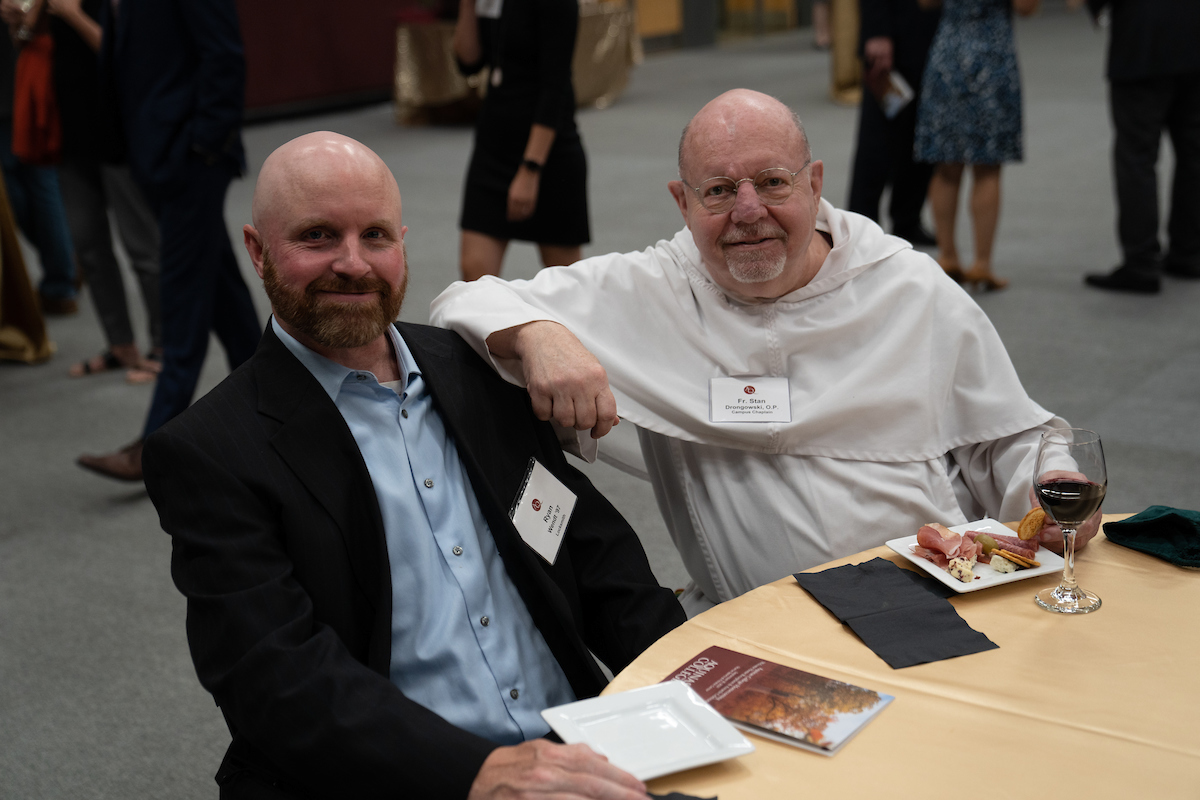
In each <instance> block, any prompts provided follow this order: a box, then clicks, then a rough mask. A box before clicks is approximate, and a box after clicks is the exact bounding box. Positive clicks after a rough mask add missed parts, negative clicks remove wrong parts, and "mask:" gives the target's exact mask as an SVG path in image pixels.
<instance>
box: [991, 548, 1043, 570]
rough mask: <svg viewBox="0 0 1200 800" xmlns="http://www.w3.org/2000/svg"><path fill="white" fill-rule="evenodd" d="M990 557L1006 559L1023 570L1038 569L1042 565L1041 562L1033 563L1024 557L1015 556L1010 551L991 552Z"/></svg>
mask: <svg viewBox="0 0 1200 800" xmlns="http://www.w3.org/2000/svg"><path fill="white" fill-rule="evenodd" d="M992 555H993V556H997V555H998V556H1003V557H1004V558H1007V559H1008V560H1009V561H1011V562H1013V563H1014V564H1016V565H1017V566H1018V567H1024V568H1025V569H1029V568H1030V567H1040V566H1041V565H1042V564H1041V562H1039V561H1034V560H1033V559H1031V558H1026V557H1025V556H1021V555H1017V554H1016V553H1014V552H1012V551H1011V550H993V551H992Z"/></svg>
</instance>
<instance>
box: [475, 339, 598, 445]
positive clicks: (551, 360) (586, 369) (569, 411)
mask: <svg viewBox="0 0 1200 800" xmlns="http://www.w3.org/2000/svg"><path fill="white" fill-rule="evenodd" d="M487 346H488V350H489V351H490V352H491V353H492V355H494V356H496V357H497V358H509V359H517V360H519V361H520V362H521V369H522V371H523V373H524V376H525V387H526V388H527V389H528V390H529V399H530V401H531V402H532V403H533V411H534V413H535V414H537V416H538V419H542V420H553V421H554V422H555V423H557V424H558V425H559V426H561V427H563V428H574V429H575V430H579V431H585V430H590V431H591V432H592V438H593V439H599V438H600V437H601V436H604V435H605V434H606V433H608V432H609V431H610V430H612V427H613V426H614V425H616V424H617V422H618V419H617V401H616V398H614V397H613V393H612V390H611V389H610V388H609V385H608V373H606V372H605V371H604V367H603V366H601V365H600V362H599V361H598V360H597V359H596V357H595V356H594V355H592V354H591V352H590V351H589V350H588V349H587V348H586V347H584V346H583V344H582V343H580V341H579V339H577V338H575V335H574V334H573V333H571V332H570V331H569V330H567V329H566V328H565V327H563V326H562V325H560V324H558V323H557V322H550V321H549V320H537V321H534V322H527V323H525V324H524V325H517V326H514V327H512V328H505V329H504V330H502V331H496V332H495V333H493V334H491V335H490V336H488V337H487Z"/></svg>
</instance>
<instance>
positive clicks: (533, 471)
mask: <svg viewBox="0 0 1200 800" xmlns="http://www.w3.org/2000/svg"><path fill="white" fill-rule="evenodd" d="M574 510H575V493H574V492H572V491H571V490H570V489H568V488H567V487H566V486H564V485H563V483H562V481H560V480H559V479H558V478H556V477H554V475H553V474H551V472H550V470H548V469H546V468H545V467H543V466H542V465H541V464H539V463H538V461H537V459H535V458H531V459H529V469H528V470H526V471H525V482H524V483H523V484H521V488H520V489H519V490H517V499H516V500H515V501H513V505H512V508H511V509H509V512H508V517H509V519H511V520H512V521H513V525H515V526H516V528H517V533H519V534H521V538H522V539H523V540H524V541H525V544H527V545H529V546H530V547H532V548H533V551H534V552H535V553H537V554H538V555H539V556H541V557H542V558H544V559H546V561H548V562H550V563H551V564H553V563H554V561H555V559H557V558H558V549H559V548H560V547H562V541H563V534H564V533H566V530H567V523H568V522H569V521H570V520H571V512H572V511H574Z"/></svg>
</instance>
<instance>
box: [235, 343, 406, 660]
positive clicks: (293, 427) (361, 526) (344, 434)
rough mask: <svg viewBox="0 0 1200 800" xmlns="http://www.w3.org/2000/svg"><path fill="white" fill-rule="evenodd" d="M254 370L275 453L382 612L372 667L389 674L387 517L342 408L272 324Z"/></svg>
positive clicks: (377, 613) (377, 614)
mask: <svg viewBox="0 0 1200 800" xmlns="http://www.w3.org/2000/svg"><path fill="white" fill-rule="evenodd" d="M254 368H255V376H256V379H257V382H258V392H259V395H258V410H259V413H262V414H264V415H266V416H268V417H270V418H272V419H274V420H277V421H278V422H279V428H278V429H277V430H276V431H275V433H274V434H272V435H271V437H270V443H271V446H272V447H273V448H274V449H275V451H276V452H277V453H278V454H279V456H280V458H281V459H283V461H284V463H286V464H287V465H288V467H289V468H290V469H291V470H292V472H293V473H295V475H296V477H297V478H298V479H299V480H300V482H301V483H303V484H304V486H305V488H307V489H308V491H309V492H311V493H312V495H313V496H314V497H315V498H316V499H317V502H319V503H320V504H321V506H322V507H324V509H325V510H326V511H328V512H329V515H330V516H331V517H332V518H333V519H334V521H335V522H336V523H337V525H338V528H339V529H340V530H341V534H342V538H343V540H344V541H345V543H346V550H347V551H348V552H349V554H350V564H351V568H352V569H353V571H354V577H355V580H356V581H357V583H358V585H359V588H360V589H361V590H362V591H363V593H364V594H365V595H366V596H367V597H368V598H369V599H370V601H371V603H372V605H373V606H374V608H375V626H374V631H373V635H372V637H371V641H372V645H371V656H370V662H371V666H372V667H373V668H375V669H376V670H379V669H380V667H381V666H382V671H383V672H384V674H387V667H388V664H389V662H390V633H389V631H390V629H391V616H392V610H391V590H390V587H391V579H390V577H389V575H390V567H389V565H388V556H387V543H386V541H385V539H384V533H383V517H382V515H381V514H380V511H379V501H378V499H377V498H376V496H375V487H374V484H373V483H372V482H371V476H370V474H369V473H368V472H367V466H366V463H365V462H364V461H363V458H362V454H361V453H360V452H359V450H358V445H357V444H356V443H355V441H354V436H353V435H352V434H351V433H350V428H349V427H348V426H347V425H346V421H345V420H344V419H343V418H342V415H341V412H339V411H338V409H337V406H336V405H334V403H333V401H332V400H330V399H329V395H327V394H326V393H325V391H324V390H323V389H322V388H321V385H320V384H319V383H318V382H317V379H316V378H314V377H313V376H312V373H310V372H309V371H308V370H307V369H306V368H305V366H304V365H303V364H301V363H300V362H299V361H298V360H297V359H296V357H295V356H293V355H292V354H291V352H289V351H288V349H287V347H285V346H284V344H283V343H282V342H281V341H279V338H278V337H277V336H276V335H275V332H274V331H273V330H272V329H271V326H270V325H269V324H268V326H267V330H266V333H264V335H263V339H262V342H261V343H260V344H259V348H258V352H257V353H256V354H255V358H254ZM381 631H382V636H381V635H380V633H381ZM377 650H378V651H379V652H376V651H377ZM380 659H382V661H380Z"/></svg>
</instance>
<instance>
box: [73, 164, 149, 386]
mask: <svg viewBox="0 0 1200 800" xmlns="http://www.w3.org/2000/svg"><path fill="white" fill-rule="evenodd" d="M58 179H59V185H60V187H61V189H62V198H63V207H64V208H65V210H66V213H67V225H68V226H69V227H70V229H71V240H72V241H73V242H74V243H75V255H76V257H77V258H78V259H79V268H80V269H81V270H82V271H83V274H84V275H86V276H87V280H88V289H89V291H90V293H91V296H92V305H93V306H95V308H96V316H97V317H99V318H100V327H101V328H103V330H104V338H105V341H106V342H107V345H108V349H109V350H110V351H112V353H113V355H115V356H116V357H117V361H118V362H119V363H120V364H121V365H123V366H133V365H135V364H136V363H137V347H136V345H135V343H134V338H133V329H132V328H131V327H130V325H129V309H128V307H127V305H126V303H125V284H124V282H123V281H122V280H121V268H120V267H119V266H118V265H117V259H116V256H115V255H113V243H112V233H111V230H110V228H109V224H108V205H107V203H106V202H105V196H104V185H103V182H102V181H101V178H100V165H99V164H98V163H96V162H95V161H91V160H83V159H67V160H65V161H63V163H62V164H61V165H60V166H59V171H58ZM131 353H132V358H129V356H130V354H131ZM103 361H104V360H103V359H101V361H99V362H97V361H96V359H92V360H90V361H87V362H83V363H82V364H76V365H75V367H77V368H78V369H76V368H72V373H71V374H73V375H83V374H86V373H88V372H94V371H97V370H96V369H93V367H97V366H98V367H100V369H101V370H103V369H104V364H103ZM109 363H111V361H110V362H109Z"/></svg>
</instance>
